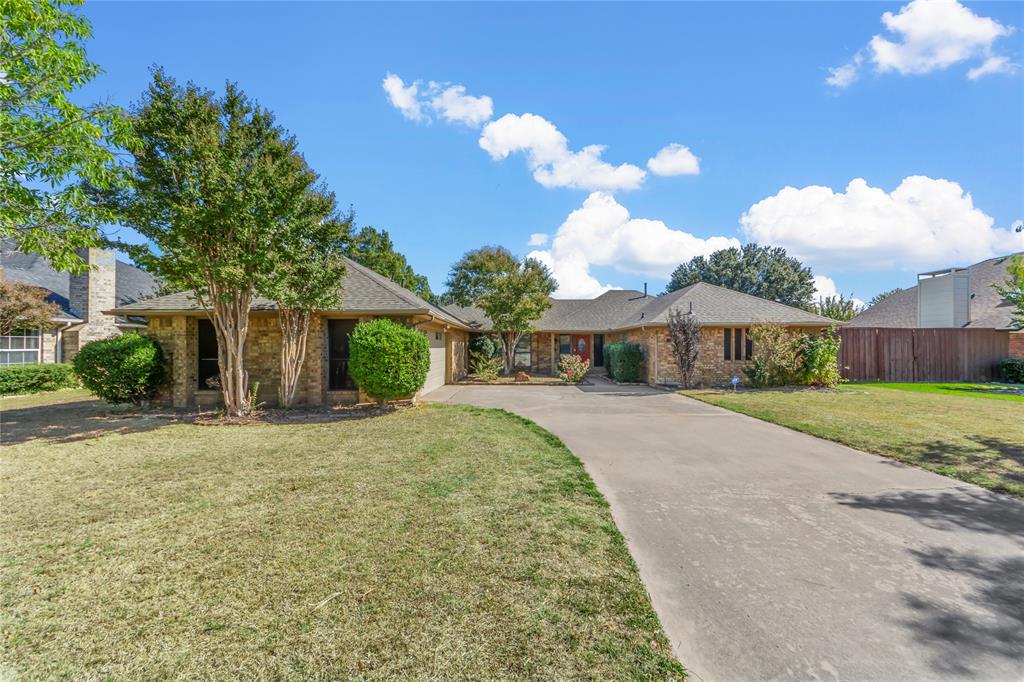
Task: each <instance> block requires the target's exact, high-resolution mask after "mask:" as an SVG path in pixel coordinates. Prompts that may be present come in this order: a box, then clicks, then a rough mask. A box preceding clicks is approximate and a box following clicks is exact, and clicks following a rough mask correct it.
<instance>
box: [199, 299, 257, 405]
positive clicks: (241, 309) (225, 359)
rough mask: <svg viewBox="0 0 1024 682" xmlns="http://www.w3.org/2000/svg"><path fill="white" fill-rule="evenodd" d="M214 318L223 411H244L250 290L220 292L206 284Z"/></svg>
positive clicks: (247, 403)
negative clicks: (223, 293)
mask: <svg viewBox="0 0 1024 682" xmlns="http://www.w3.org/2000/svg"><path fill="white" fill-rule="evenodd" d="M208 287H209V291H210V299H211V301H210V303H211V306H212V310H211V311H208V312H212V318H213V328H214V329H215V330H216V332H217V368H218V370H219V371H220V390H221V393H222V394H223V396H224V412H225V413H226V414H227V415H228V416H231V417H238V416H241V415H244V414H246V413H247V412H248V411H249V409H250V407H251V406H250V405H249V373H248V372H246V371H245V339H246V336H247V335H248V333H249V308H250V306H251V304H252V291H251V290H249V291H245V292H231V293H229V294H227V295H222V294H221V292H220V290H219V288H218V287H217V285H215V284H213V283H212V282H211V283H209V284H208Z"/></svg>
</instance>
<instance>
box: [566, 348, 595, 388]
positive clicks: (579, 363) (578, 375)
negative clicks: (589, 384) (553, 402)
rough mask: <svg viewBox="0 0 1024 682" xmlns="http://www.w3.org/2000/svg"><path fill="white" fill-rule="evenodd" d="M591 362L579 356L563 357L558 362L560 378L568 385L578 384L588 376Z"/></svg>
mask: <svg viewBox="0 0 1024 682" xmlns="http://www.w3.org/2000/svg"><path fill="white" fill-rule="evenodd" d="M589 369H590V360H584V359H583V358H581V357H580V356H578V355H563V356H562V358H561V360H559V362H558V378H559V379H561V380H562V381H564V382H565V383H567V384H578V383H580V382H581V381H583V380H584V379H585V378H586V376H587V371H588V370H589Z"/></svg>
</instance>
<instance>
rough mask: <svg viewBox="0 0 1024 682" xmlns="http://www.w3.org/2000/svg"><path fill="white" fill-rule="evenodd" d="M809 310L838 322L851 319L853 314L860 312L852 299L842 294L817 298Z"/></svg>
mask: <svg viewBox="0 0 1024 682" xmlns="http://www.w3.org/2000/svg"><path fill="white" fill-rule="evenodd" d="M811 310H812V311H813V312H815V313H817V314H818V315H821V316H823V317H828V318H831V319H833V320H839V321H840V322H845V321H846V320H850V319H853V316H854V315H856V314H857V313H858V312H860V309H859V308H858V307H857V304H856V303H854V301H853V299H852V298H847V297H846V296H844V295H842V294H839V295H838V296H824V297H821V298H819V299H818V301H817V302H816V303H815V304H814V305H813V306H812V308H811Z"/></svg>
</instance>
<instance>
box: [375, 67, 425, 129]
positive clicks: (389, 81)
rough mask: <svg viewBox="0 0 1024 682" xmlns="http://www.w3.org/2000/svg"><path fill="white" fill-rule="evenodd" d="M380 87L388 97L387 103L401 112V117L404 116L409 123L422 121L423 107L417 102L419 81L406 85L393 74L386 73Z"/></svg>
mask: <svg viewBox="0 0 1024 682" xmlns="http://www.w3.org/2000/svg"><path fill="white" fill-rule="evenodd" d="M382 85H383V87H384V92H386V93H387V95H388V101H390V102H391V106H393V107H394V108H396V109H398V110H399V111H400V112H402V116H405V117H406V118H407V119H409V120H410V121H422V120H424V118H425V116H424V114H423V105H422V104H421V103H420V100H419V89H420V84H419V81H417V82H415V83H412V84H410V85H406V84H405V81H403V80H402V79H401V78H399V77H398V76H396V75H395V74H393V73H388V75H387V76H385V77H384V82H383V83H382Z"/></svg>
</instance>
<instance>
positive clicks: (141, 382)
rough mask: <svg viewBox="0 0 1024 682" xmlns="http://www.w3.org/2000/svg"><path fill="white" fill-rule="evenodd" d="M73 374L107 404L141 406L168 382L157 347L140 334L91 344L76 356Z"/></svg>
mask: <svg viewBox="0 0 1024 682" xmlns="http://www.w3.org/2000/svg"><path fill="white" fill-rule="evenodd" d="M75 372H76V373H77V374H78V378H80V379H81V380H82V384H84V385H85V387H86V388H88V389H89V390H90V391H92V392H93V393H95V394H96V395H98V396H99V397H100V398H103V399H104V400H106V401H107V402H109V403H135V404H136V405H141V404H143V403H145V402H148V401H149V399H150V398H151V397H153V394H154V393H155V392H156V389H157V388H158V387H159V386H160V385H161V384H163V383H164V381H166V379H167V369H166V367H165V366H164V354H163V350H162V349H161V348H160V344H159V343H157V341H156V339H154V338H152V337H149V336H143V335H142V334H125V335H123V336H115V337H113V338H109V339H102V340H99V341H90V342H89V343H87V344H85V345H84V346H82V349H81V350H79V351H78V355H76V356H75Z"/></svg>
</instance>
